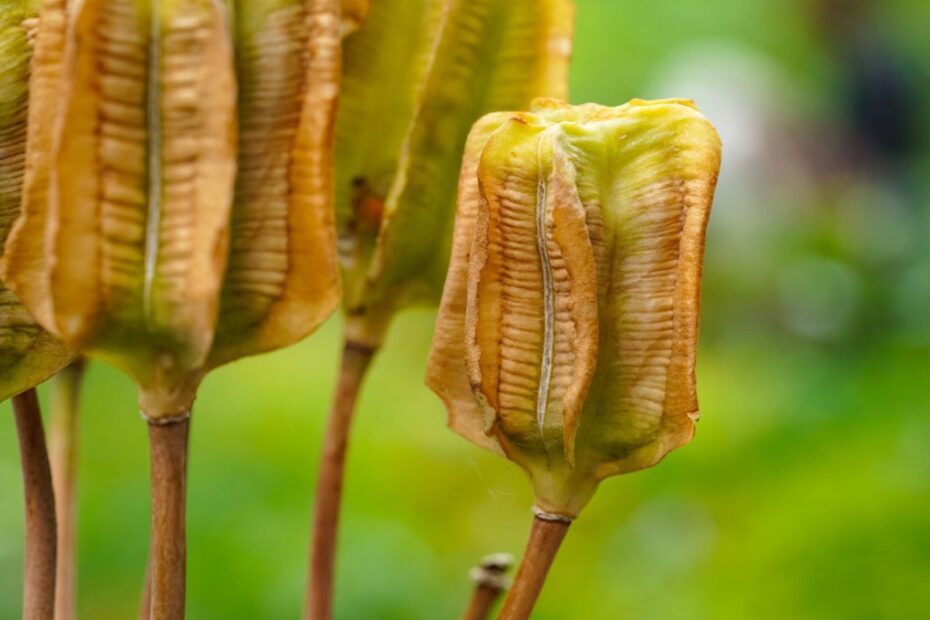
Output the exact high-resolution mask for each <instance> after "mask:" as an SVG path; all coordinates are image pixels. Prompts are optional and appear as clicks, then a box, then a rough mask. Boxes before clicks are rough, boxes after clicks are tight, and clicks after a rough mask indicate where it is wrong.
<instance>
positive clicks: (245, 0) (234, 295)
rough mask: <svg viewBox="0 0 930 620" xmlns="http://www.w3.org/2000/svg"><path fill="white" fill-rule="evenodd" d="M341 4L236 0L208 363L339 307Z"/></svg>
mask: <svg viewBox="0 0 930 620" xmlns="http://www.w3.org/2000/svg"><path fill="white" fill-rule="evenodd" d="M338 11H339V3H338V2H336V1H334V0H311V1H310V2H307V1H306V0H237V2H236V32H235V41H236V56H237V58H238V77H239V156H238V177H237V179H236V193H235V200H234V203H233V211H232V224H231V247H230V253H229V265H228V267H227V270H226V275H225V282H224V284H223V294H222V304H221V307H220V316H219V324H218V326H217V333H216V341H215V342H214V345H213V350H212V351H211V353H210V358H209V360H208V366H209V367H214V366H217V365H219V364H221V363H224V362H227V361H230V360H232V359H235V358H238V357H242V356H244V355H252V354H255V353H260V352H262V351H268V350H271V349H277V348H280V347H283V346H287V345H289V344H293V343H294V342H297V341H298V340H301V339H302V338H304V337H305V336H307V335H308V334H310V333H311V332H312V331H313V330H315V329H316V328H317V327H319V325H320V324H321V323H322V322H323V321H324V320H325V319H326V318H327V317H328V316H329V315H330V314H331V313H332V312H333V310H335V309H336V307H337V306H338V304H339V299H340V297H341V288H340V283H339V262H338V258H337V256H336V231H335V227H334V221H333V220H334V218H333V208H332V192H333V181H332V179H333V169H332V150H333V132H334V126H335V115H336V103H337V99H338V95H339V80H340V70H341V66H340V60H341V40H340V26H339V17H338V16H339V12H338Z"/></svg>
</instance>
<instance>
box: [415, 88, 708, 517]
mask: <svg viewBox="0 0 930 620" xmlns="http://www.w3.org/2000/svg"><path fill="white" fill-rule="evenodd" d="M719 165H720V140H719V137H718V136H717V133H716V131H715V130H714V128H713V127H712V126H711V124H710V123H709V122H708V121H707V120H706V119H705V118H704V117H703V116H702V115H701V114H700V113H699V112H698V111H697V110H696V109H695V108H694V107H693V105H692V104H691V103H690V102H687V101H678V100H663V101H652V102H649V101H640V100H634V101H631V102H630V103H628V104H626V105H623V106H620V107H616V108H607V107H602V106H597V105H591V104H589V105H583V106H576V107H573V106H569V105H566V104H562V103H560V102H557V101H553V100H541V101H538V102H536V103H535V104H534V106H533V108H532V111H531V112H529V113H497V114H491V115H488V116H486V117H484V118H483V119H481V120H480V121H479V122H478V123H477V124H476V125H475V127H474V129H473V130H472V132H471V135H470V137H469V142H468V145H467V147H466V151H465V158H464V163H463V167H462V176H461V181H460V185H459V199H458V213H457V216H456V227H455V240H454V245H453V253H452V260H451V264H450V267H449V274H448V280H447V282H446V286H445V290H444V293H443V298H442V303H441V306H440V313H439V320H438V323H437V327H436V334H435V338H434V342H433V349H432V352H431V356H430V363H429V370H428V374H427V383H428V384H429V386H430V387H431V388H432V389H433V390H434V391H435V392H436V393H437V394H438V395H439V396H440V397H441V398H442V399H443V400H444V401H445V403H446V406H447V409H448V412H449V424H450V426H451V427H452V428H453V429H454V430H455V431H457V432H458V433H460V434H461V435H463V436H465V437H466V438H467V439H469V440H471V441H472V442H474V443H476V444H478V445H481V446H483V447H485V448H488V449H491V450H494V451H496V452H499V453H502V454H504V455H505V456H506V457H507V458H509V459H511V460H513V461H515V462H516V463H518V464H519V465H521V466H522V467H523V468H524V469H525V470H526V471H527V473H528V474H529V476H530V478H531V479H532V482H533V485H534V488H535V492H536V502H537V507H538V508H539V509H541V510H543V511H545V512H548V513H552V514H554V515H559V516H562V517H566V518H574V517H575V516H577V514H578V513H579V512H580V511H581V509H582V508H583V507H584V506H585V504H587V502H588V501H589V500H590V498H591V496H592V495H593V493H594V491H595V489H596V487H597V484H598V483H599V482H600V481H601V480H603V479H604V478H606V477H608V476H612V475H616V474H622V473H626V472H630V471H634V470H637V469H641V468H645V467H649V466H651V465H654V464H655V463H657V462H658V461H659V460H661V459H662V457H663V456H665V454H667V453H668V452H669V451H671V450H673V449H675V448H677V447H679V446H681V445H683V444H685V443H687V442H688V441H689V440H690V439H691V437H692V435H693V433H694V425H695V422H696V421H697V419H698V404H697V395H696V387H695V355H696V346H697V336H698V311H699V295H700V290H699V288H700V280H701V269H702V262H703V253H704V237H705V229H706V226H707V220H708V217H709V215H710V208H711V202H712V200H713V193H714V188H715V186H716V181H717V174H718V170H719Z"/></svg>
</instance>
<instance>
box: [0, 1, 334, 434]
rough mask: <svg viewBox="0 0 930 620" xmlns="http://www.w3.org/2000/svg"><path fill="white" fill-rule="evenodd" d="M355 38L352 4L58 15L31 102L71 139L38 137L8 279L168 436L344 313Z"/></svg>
mask: <svg viewBox="0 0 930 620" xmlns="http://www.w3.org/2000/svg"><path fill="white" fill-rule="evenodd" d="M66 11H67V12H68V13H70V14H69V15H68V16H67V19H65V13H66ZM339 33H340V24H339V3H338V0H308V1H305V2H296V1H293V0H290V1H289V0H258V1H250V2H245V1H242V2H226V3H224V2H221V1H219V0H155V1H150V0H84V1H83V2H81V3H75V4H72V5H71V6H70V8H67V7H65V5H64V4H63V3H62V2H60V1H59V0H46V1H45V5H44V6H43V16H42V21H41V23H40V30H39V33H38V37H39V39H40V41H45V42H47V43H46V47H45V49H46V52H45V55H44V56H43V58H44V61H43V62H42V63H39V62H37V71H36V75H34V76H33V83H34V86H33V100H34V101H35V107H37V108H41V109H44V110H45V111H46V113H47V114H49V115H50V116H49V118H58V119H59V122H55V123H48V125H51V128H43V129H42V130H41V131H38V130H37V131H36V132H34V135H31V136H30V141H29V152H30V158H31V160H32V161H35V162H36V163H37V164H38V165H35V166H33V167H32V168H31V169H30V171H29V172H28V173H27V186H28V188H29V196H30V197H31V198H32V199H31V200H29V201H27V203H26V209H25V212H24V216H23V218H22V219H21V220H20V222H19V223H18V224H17V230H16V231H14V239H13V241H14V245H13V248H14V250H15V251H13V252H10V253H8V254H9V255H8V256H7V257H6V258H5V261H4V263H5V264H4V268H5V273H6V277H7V278H8V279H9V280H10V282H11V283H12V284H13V285H14V287H15V288H16V290H17V291H18V292H20V294H21V296H22V297H23V299H24V301H25V302H26V303H27V305H29V306H30V307H35V308H37V309H38V310H39V312H38V314H39V315H40V318H43V316H44V320H45V321H46V322H47V327H48V328H49V329H50V330H51V331H53V332H54V333H56V334H58V335H60V336H61V337H62V339H63V340H65V341H66V342H68V343H69V344H72V345H74V346H75V347H76V348H78V349H80V350H82V351H86V352H88V353H90V354H94V355H97V356H99V357H102V358H104V359H107V360H109V361H111V362H113V363H114V364H115V365H117V366H119V367H120V368H122V369H124V370H125V371H126V372H128V373H129V374H130V375H131V376H133V378H134V379H135V380H136V381H137V382H138V383H139V386H140V390H141V393H142V399H141V400H142V402H141V405H142V409H143V411H144V412H145V413H146V415H147V416H149V417H150V418H162V417H171V416H176V415H179V414H182V413H184V412H185V411H187V410H189V408H190V405H191V402H192V400H193V394H194V391H195V389H196V386H197V384H198V383H199V381H200V379H201V378H202V376H203V374H204V373H205V372H206V371H207V370H209V368H211V367H213V366H215V365H218V364H220V363H223V362H226V361H229V360H231V359H235V358H236V357H239V356H242V355H246V354H250V353H258V352H261V351H265V350H269V349H272V348H276V347H280V346H284V345H285V344H290V343H291V342H293V341H295V340H297V339H299V338H301V337H303V336H305V335H306V334H308V333H309V332H310V331H312V330H313V329H314V328H315V327H316V326H317V325H318V324H319V322H320V321H321V320H322V318H323V317H324V316H325V315H327V314H328V313H329V312H330V311H331V309H332V308H333V306H334V305H335V304H336V303H337V301H336V300H337V298H338V279H337V278H338V274H337V268H336V261H335V259H334V258H332V256H333V254H334V252H335V249H334V246H335V233H334V230H333V226H332V216H331V215H329V211H330V210H331V203H330V198H329V196H330V191H331V181H329V180H328V179H329V170H330V165H331V156H330V149H329V147H330V144H331V133H332V124H333V116H334V102H335V98H336V94H337V89H338V71H339ZM39 60H42V59H39ZM37 82H38V83H37ZM62 93H65V95H66V96H65V97H64V98H63V101H61V100H62ZM30 229H33V230H45V231H46V234H45V235H44V239H47V240H48V242H47V243H46V244H44V245H43V244H42V241H41V239H42V238H43V236H42V235H38V238H39V240H37V239H36V238H34V235H26V234H25V232H26V231H28V230H30ZM17 233H20V234H17ZM37 283H38V284H37Z"/></svg>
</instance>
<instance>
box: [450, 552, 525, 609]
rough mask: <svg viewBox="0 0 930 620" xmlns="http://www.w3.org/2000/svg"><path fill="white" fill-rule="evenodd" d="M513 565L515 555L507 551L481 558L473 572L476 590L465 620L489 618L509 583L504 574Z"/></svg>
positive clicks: (472, 576)
mask: <svg viewBox="0 0 930 620" xmlns="http://www.w3.org/2000/svg"><path fill="white" fill-rule="evenodd" d="M512 565H513V557H512V556H510V555H509V554H506V553H498V554H495V555H489V556H488V557H486V558H484V559H483V560H481V564H480V565H479V566H478V567H477V568H475V569H474V570H473V571H472V573H471V578H472V581H474V583H475V591H474V593H473V594H472V597H471V602H470V603H469V604H468V609H467V610H466V611H465V615H464V616H462V619H463V620H487V618H489V617H490V616H491V609H492V608H493V607H494V604H495V603H496V602H497V599H498V598H500V595H501V594H502V593H503V592H505V591H506V590H507V588H508V587H509V583H508V580H507V578H506V577H505V576H504V574H505V573H506V572H507V571H508V570H510V567H511V566H512Z"/></svg>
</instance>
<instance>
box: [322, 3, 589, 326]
mask: <svg viewBox="0 0 930 620" xmlns="http://www.w3.org/2000/svg"><path fill="white" fill-rule="evenodd" d="M573 19H574V12H573V6H572V3H571V1H570V0H371V7H370V11H369V14H368V18H367V20H366V21H365V23H364V25H363V26H362V28H361V29H360V30H358V31H357V32H356V33H354V34H353V35H351V36H349V37H348V38H347V39H346V43H345V47H344V53H345V68H344V77H343V95H342V101H341V105H340V111H339V120H338V123H337V132H336V218H337V229H338V233H339V247H340V256H341V258H342V264H343V269H344V271H343V274H344V285H345V289H346V290H345V300H344V305H345V309H346V313H347V315H348V317H349V337H350V338H355V339H359V340H368V339H371V340H375V341H377V340H378V336H379V334H378V332H379V331H382V330H383V328H384V324H385V323H386V321H387V320H388V319H389V318H390V316H391V315H392V314H393V313H394V312H395V311H396V310H398V309H400V308H402V307H404V306H407V305H410V304H416V303H432V302H435V300H436V299H437V298H438V296H439V294H440V291H441V288H442V282H443V279H444V276H445V271H446V266H447V264H448V262H447V260H448V255H449V247H450V243H451V231H452V220H453V214H454V211H455V208H454V203H455V187H456V181H457V178H458V173H459V166H460V163H461V154H462V149H463V147H464V144H465V139H466V137H467V135H468V130H469V128H470V127H471V125H472V123H473V122H474V121H475V120H477V119H478V118H479V117H480V116H481V115H483V114H485V113H487V112H490V111H494V110H507V109H515V108H517V109H519V108H524V107H526V106H528V105H529V103H530V101H531V100H532V99H533V98H534V97H537V96H555V97H564V96H565V95H566V90H567V74H568V62H569V57H570V55H571V40H572V28H573ZM356 319H358V320H356ZM355 325H361V326H362V327H359V328H358V332H359V333H353V331H355V327H354V326H355ZM366 332H368V333H366ZM373 344H377V342H374V343H373Z"/></svg>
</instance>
